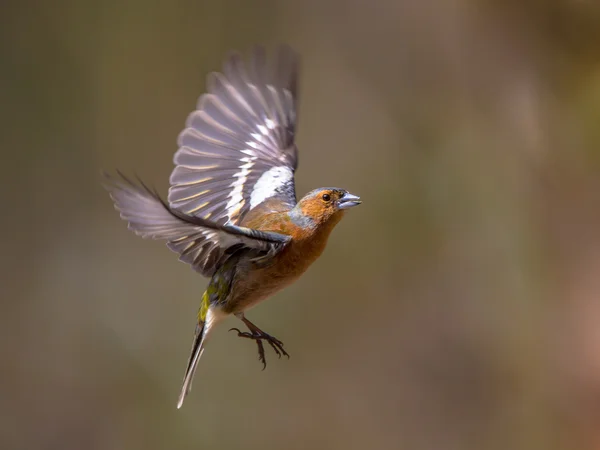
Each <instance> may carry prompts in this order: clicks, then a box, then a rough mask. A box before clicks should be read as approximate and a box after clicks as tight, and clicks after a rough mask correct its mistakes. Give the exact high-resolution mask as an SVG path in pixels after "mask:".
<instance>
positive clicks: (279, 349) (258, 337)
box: [229, 328, 290, 370]
mask: <svg viewBox="0 0 600 450" xmlns="http://www.w3.org/2000/svg"><path fill="white" fill-rule="evenodd" d="M229 331H236V332H237V335H238V337H243V338H246V339H252V340H254V341H255V342H256V345H257V346H258V360H259V361H260V362H262V363H263V369H262V370H265V369H266V368H267V360H266V358H265V348H264V346H263V343H262V341H267V342H268V343H269V345H270V346H271V348H272V349H273V351H275V354H276V355H277V357H278V358H279V359H281V355H285V356H287V357H288V359H289V358H290V355H289V354H288V352H286V351H285V350H284V348H283V342H281V341H280V340H279V339H277V338H276V337H273V336H271V335H270V334H267V333H265V332H264V331H261V332H258V331H252V332H249V331H241V330H240V329H239V328H230V329H229Z"/></svg>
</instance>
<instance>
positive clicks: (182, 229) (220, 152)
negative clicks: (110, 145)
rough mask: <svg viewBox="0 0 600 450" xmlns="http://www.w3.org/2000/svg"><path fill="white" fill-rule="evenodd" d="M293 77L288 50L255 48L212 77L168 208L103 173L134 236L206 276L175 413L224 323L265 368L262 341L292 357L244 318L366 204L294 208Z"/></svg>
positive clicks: (335, 197) (353, 201)
mask: <svg viewBox="0 0 600 450" xmlns="http://www.w3.org/2000/svg"><path fill="white" fill-rule="evenodd" d="M298 71H299V58H298V56H297V54H296V53H295V52H294V51H293V50H292V49H290V48H289V47H281V48H280V49H279V50H278V52H277V54H276V57H275V58H274V59H273V60H272V61H271V64H268V61H267V57H266V52H265V50H264V49H263V48H260V47H257V48H255V49H254V51H253V52H252V55H251V58H250V64H249V65H246V64H245V62H244V61H243V59H242V58H241V56H240V55H239V54H237V53H234V54H232V55H230V56H229V57H228V58H227V59H226V60H225V63H224V66H223V72H222V73H212V74H210V75H209V76H208V79H207V90H208V93H207V94H204V95H202V96H201V97H200V99H199V101H198V104H197V109H196V110H195V111H194V112H192V113H191V114H190V115H189V117H188V119H187V123H186V128H185V129H184V130H183V132H182V133H181V134H180V135H179V140H178V144H179V149H178V150H177V152H176V153H175V156H174V163H175V168H174V170H173V172H172V174H171V177H170V185H171V187H170V189H169V195H168V201H167V202H165V201H163V200H162V199H161V198H160V196H159V195H158V194H157V193H156V192H155V191H153V190H151V189H149V188H148V187H147V186H146V185H145V184H144V183H143V182H141V181H139V180H138V181H139V182H133V181H131V180H129V179H128V178H126V177H124V176H123V175H122V174H120V173H119V176H117V177H114V176H108V175H107V182H106V183H105V186H106V188H107V189H108V191H109V192H110V195H111V197H112V199H113V201H114V203H115V208H116V209H117V210H118V211H120V215H121V218H122V219H124V220H126V221H127V222H128V223H129V229H130V230H132V231H133V232H134V233H136V234H138V235H140V236H142V237H144V238H153V239H165V240H166V241H167V246H168V247H169V248H170V249H171V250H173V251H175V252H176V253H178V254H179V259H180V260H181V261H183V262H185V263H188V264H190V265H191V266H192V267H193V268H194V269H195V270H196V271H198V272H200V273H201V274H202V275H204V276H206V277H210V283H209V285H208V288H207V289H206V291H205V292H204V294H203V296H202V300H201V304H200V309H199V312H198V318H197V325H196V330H195V334H194V340H193V345H192V351H191V355H190V358H189V361H188V364H187V369H186V371H185V376H184V380H183V386H182V389H181V394H180V396H179V401H178V403H177V407H178V408H180V407H181V405H182V404H183V400H184V398H185V396H186V395H187V394H188V392H189V391H190V390H191V387H192V379H193V376H194V372H195V371H196V368H197V365H198V360H199V359H200V357H201V356H202V353H203V352H204V347H205V344H206V340H207V338H208V336H209V334H210V332H211V331H212V330H213V329H214V327H215V325H217V324H218V323H219V322H221V321H222V320H223V319H224V318H225V317H227V316H230V315H232V314H233V315H234V316H236V317H237V318H239V319H240V320H242V322H243V323H244V324H245V325H246V327H247V328H248V330H249V331H247V332H242V331H240V330H239V329H237V328H232V330H235V331H236V332H237V334H238V336H240V337H243V338H248V339H252V340H254V341H255V342H256V344H257V346H258V353H259V359H260V361H261V362H262V363H263V369H264V368H265V367H266V359H265V352H264V347H263V341H266V342H267V343H268V344H269V345H270V346H271V347H272V348H273V350H274V351H275V353H276V354H277V355H278V356H279V357H281V355H286V356H288V357H289V355H288V353H287V352H286V351H285V350H284V348H283V343H282V342H281V341H280V340H278V339H276V338H275V337H273V336H271V335H269V334H267V333H265V332H264V331H262V330H261V329H260V328H258V327H257V326H256V325H254V324H253V323H252V322H250V321H249V320H248V319H247V318H246V317H245V315H244V314H245V311H246V310H248V309H249V308H251V307H252V306H254V305H256V304H258V303H259V302H261V301H262V300H264V299H266V298H268V297H270V296H271V295H273V294H274V293H276V292H277V291H279V290H281V289H282V288H284V287H285V286H287V285H289V284H290V283H292V282H294V281H295V280H296V279H297V278H298V277H299V276H300V275H302V273H304V272H305V271H306V269H308V267H309V266H310V265H311V264H312V263H313V262H314V261H315V260H316V259H317V258H318V257H319V256H320V255H321V253H322V252H323V250H324V249H325V245H326V243H327V239H328V237H329V234H330V233H331V231H332V230H333V228H334V227H335V225H336V224H337V223H338V222H339V221H340V219H341V218H342V216H343V215H344V213H345V211H346V210H347V209H349V208H351V207H353V206H356V205H358V204H360V203H361V202H360V198H359V197H357V196H355V195H352V194H350V193H349V192H348V191H346V190H344V189H339V188H334V187H326V188H320V189H315V190H313V191H311V192H309V193H308V194H306V195H305V196H304V197H303V198H302V199H301V200H300V201H298V202H297V201H296V195H295V187H294V171H295V170H296V167H297V165H298V156H297V149H296V145H295V143H294V136H295V132H296V106H297V82H298Z"/></svg>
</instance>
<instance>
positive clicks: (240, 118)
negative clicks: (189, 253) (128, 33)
mask: <svg viewBox="0 0 600 450" xmlns="http://www.w3.org/2000/svg"><path fill="white" fill-rule="evenodd" d="M298 72H299V62H298V56H297V54H296V53H295V52H294V51H293V50H291V49H290V48H289V47H281V48H280V49H279V51H278V52H277V54H276V55H275V57H274V58H273V59H272V60H271V61H269V59H268V58H267V55H266V51H265V49H264V48H262V47H257V48H255V49H254V51H253V52H252V55H251V58H250V62H249V64H248V65H247V64H246V63H245V61H244V60H243V58H242V57H241V55H240V54H238V53H232V54H231V55H230V56H229V57H228V58H227V59H226V60H225V62H224V64H223V71H222V73H218V72H215V73H212V74H210V75H209V76H208V77H207V90H208V93H206V94H203V95H202V96H200V98H199V100H198V104H197V110H196V111H193V112H192V113H191V114H190V115H189V116H188V119H187V121H186V128H185V129H184V130H183V131H182V132H181V134H180V135H179V139H178V143H179V149H178V150H177V152H176V153H175V156H174V158H173V160H174V163H175V168H174V169H173V172H172V174H171V177H170V183H171V188H170V189H169V197H168V201H169V205H170V206H171V207H172V208H176V209H178V210H180V211H183V212H185V213H186V214H188V215H194V216H196V217H200V218H210V219H211V220H212V221H215V222H216V223H227V224H230V225H236V224H237V225H239V224H240V223H241V222H242V220H243V218H244V216H245V215H246V214H247V212H248V211H250V210H251V209H253V208H255V207H257V206H258V205H259V204H261V203H263V202H264V201H265V200H276V201H277V202H278V203H279V205H280V209H285V208H291V207H293V206H294V205H295V203H296V195H295V188H294V171H295V169H296V166H297V152H296V146H295V144H294V135H295V130H296V96H297V80H298ZM269 204H270V205H271V204H273V205H274V204H276V203H274V202H273V201H271V202H269Z"/></svg>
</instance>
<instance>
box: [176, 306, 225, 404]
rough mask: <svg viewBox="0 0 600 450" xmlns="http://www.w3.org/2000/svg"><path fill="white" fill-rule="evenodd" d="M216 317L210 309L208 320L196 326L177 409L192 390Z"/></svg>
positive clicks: (207, 315)
mask: <svg viewBox="0 0 600 450" xmlns="http://www.w3.org/2000/svg"><path fill="white" fill-rule="evenodd" d="M215 319H216V317H215V314H214V313H213V311H212V310H211V309H209V310H208V312H207V314H206V321H204V322H200V323H198V325H197V326H196V332H195V333H194V343H193V344H192V351H191V353H190V359H189V360H188V365H187V369H186V370H185V376H184V377H183V385H182V386H181V393H180V394H179V400H178V401H177V409H179V408H181V406H182V405H183V401H184V400H185V397H186V396H187V395H188V394H189V393H190V391H191V390H192V380H193V379H194V374H195V373H196V369H197V368H198V361H200V357H201V356H202V353H204V344H205V343H206V338H207V337H208V334H209V333H210V330H211V329H212V327H213V326H214V324H215V322H216V320H215Z"/></svg>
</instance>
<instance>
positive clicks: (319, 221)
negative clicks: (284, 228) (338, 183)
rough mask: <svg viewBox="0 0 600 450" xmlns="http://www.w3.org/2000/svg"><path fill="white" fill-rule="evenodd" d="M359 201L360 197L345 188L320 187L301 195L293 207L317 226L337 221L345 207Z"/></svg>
mask: <svg viewBox="0 0 600 450" xmlns="http://www.w3.org/2000/svg"><path fill="white" fill-rule="evenodd" d="M360 203H361V201H360V197H358V196H356V195H353V194H351V193H350V192H348V191H346V190H345V189H339V188H320V189H315V190H314V191H311V192H309V193H308V194H306V195H305V196H304V197H302V199H301V200H300V201H299V202H298V205H297V206H296V208H295V209H297V211H298V212H299V213H301V214H302V216H303V217H306V218H308V219H310V220H311V221H312V222H313V223H314V224H315V225H317V226H318V225H323V224H325V223H330V222H333V224H335V223H337V222H338V221H339V220H340V219H341V218H342V216H343V215H344V212H345V211H346V210H347V209H349V208H352V207H353V206H356V205H360Z"/></svg>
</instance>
